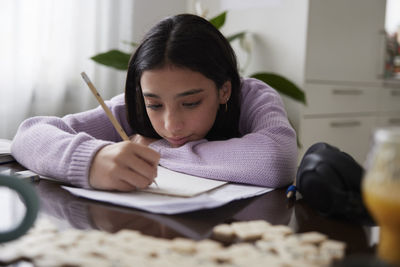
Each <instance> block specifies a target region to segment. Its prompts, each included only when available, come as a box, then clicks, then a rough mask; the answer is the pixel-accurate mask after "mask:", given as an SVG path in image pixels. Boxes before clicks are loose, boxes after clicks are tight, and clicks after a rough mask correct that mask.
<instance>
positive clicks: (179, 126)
mask: <svg viewBox="0 0 400 267" xmlns="http://www.w3.org/2000/svg"><path fill="white" fill-rule="evenodd" d="M184 124H185V123H184V119H183V116H182V114H180V112H177V111H174V110H167V111H166V114H165V118H164V128H165V130H167V131H168V133H169V134H170V135H171V136H179V134H180V133H181V132H182V130H183V127H184Z"/></svg>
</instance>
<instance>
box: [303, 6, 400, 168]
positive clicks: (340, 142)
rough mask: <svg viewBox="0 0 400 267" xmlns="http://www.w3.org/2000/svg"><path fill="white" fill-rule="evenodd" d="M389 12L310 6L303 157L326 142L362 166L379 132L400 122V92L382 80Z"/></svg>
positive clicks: (383, 7)
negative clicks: (309, 148)
mask: <svg viewBox="0 0 400 267" xmlns="http://www.w3.org/2000/svg"><path fill="white" fill-rule="evenodd" d="M385 8H386V1H380V0H379V1H378V0H335V1H321V0H310V1H309V13H308V26H307V29H308V30H307V38H306V56H305V74H304V76H305V80H304V85H303V89H304V90H305V92H306V96H307V99H308V105H307V106H306V107H304V108H303V110H302V115H301V118H300V129H299V132H300V141H301V143H302V145H303V148H302V149H301V153H300V157H301V156H302V155H303V153H304V152H305V150H306V149H307V148H308V147H309V146H310V145H312V144H313V143H315V142H327V143H330V144H332V145H334V146H337V147H339V148H340V149H341V150H343V151H345V152H347V153H349V154H350V155H351V156H353V157H354V158H355V159H356V160H357V161H358V162H359V163H361V164H363V163H364V161H365V159H366V155H367V152H368V151H369V149H370V142H371V136H372V133H373V131H374V129H375V128H376V127H379V126H386V125H388V124H395V123H397V122H398V119H399V120H400V117H398V111H397V110H398V109H397V108H396V107H395V106H396V105H397V106H399V107H400V97H398V99H397V98H394V97H393V96H392V95H391V94H397V93H398V91H397V90H395V89H389V88H385V87H384V86H383V79H382V73H383V64H384V48H385V43H384V38H385V36H384V23H385ZM393 90H394V91H393ZM393 92H394V93H393ZM389 103H390V104H389Z"/></svg>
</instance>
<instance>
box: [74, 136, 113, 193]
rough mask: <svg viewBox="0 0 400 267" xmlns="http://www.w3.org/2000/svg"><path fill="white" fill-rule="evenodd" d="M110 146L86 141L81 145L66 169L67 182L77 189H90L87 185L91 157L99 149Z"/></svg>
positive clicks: (105, 142) (99, 141)
mask: <svg viewBox="0 0 400 267" xmlns="http://www.w3.org/2000/svg"><path fill="white" fill-rule="evenodd" d="M109 144H112V142H108V141H103V140H88V141H85V142H83V143H81V144H80V145H79V146H78V147H77V148H76V149H75V151H74V153H73V154H72V160H71V164H70V165H69V167H68V176H67V179H68V181H69V182H70V183H71V184H73V185H75V186H78V187H82V188H87V189H91V188H92V187H91V186H90V185H89V170H90V165H91V163H92V160H93V157H94V156H95V155H96V153H97V151H99V149H100V148H102V147H104V146H106V145H109Z"/></svg>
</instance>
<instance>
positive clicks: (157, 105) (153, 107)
mask: <svg viewBox="0 0 400 267" xmlns="http://www.w3.org/2000/svg"><path fill="white" fill-rule="evenodd" d="M161 107H162V105H161V104H152V105H150V104H149V105H146V108H149V109H153V110H156V109H159V108H161Z"/></svg>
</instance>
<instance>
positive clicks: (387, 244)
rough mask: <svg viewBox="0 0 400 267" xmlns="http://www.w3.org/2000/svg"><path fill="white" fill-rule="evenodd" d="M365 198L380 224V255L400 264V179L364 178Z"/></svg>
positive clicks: (388, 260) (396, 264) (395, 263)
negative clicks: (389, 180) (391, 180)
mask: <svg viewBox="0 0 400 267" xmlns="http://www.w3.org/2000/svg"><path fill="white" fill-rule="evenodd" d="M363 198H364V201H365V204H366V206H367V207H368V209H369V211H370V213H371V215H372V216H373V217H374V218H375V220H376V223H377V224H378V225H379V226H380V237H379V239H380V240H379V244H378V256H379V257H380V258H381V259H383V260H385V261H387V262H388V263H391V264H394V265H395V266H400V181H393V182H388V181H379V180H378V181H377V180H375V179H364V181H363Z"/></svg>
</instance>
